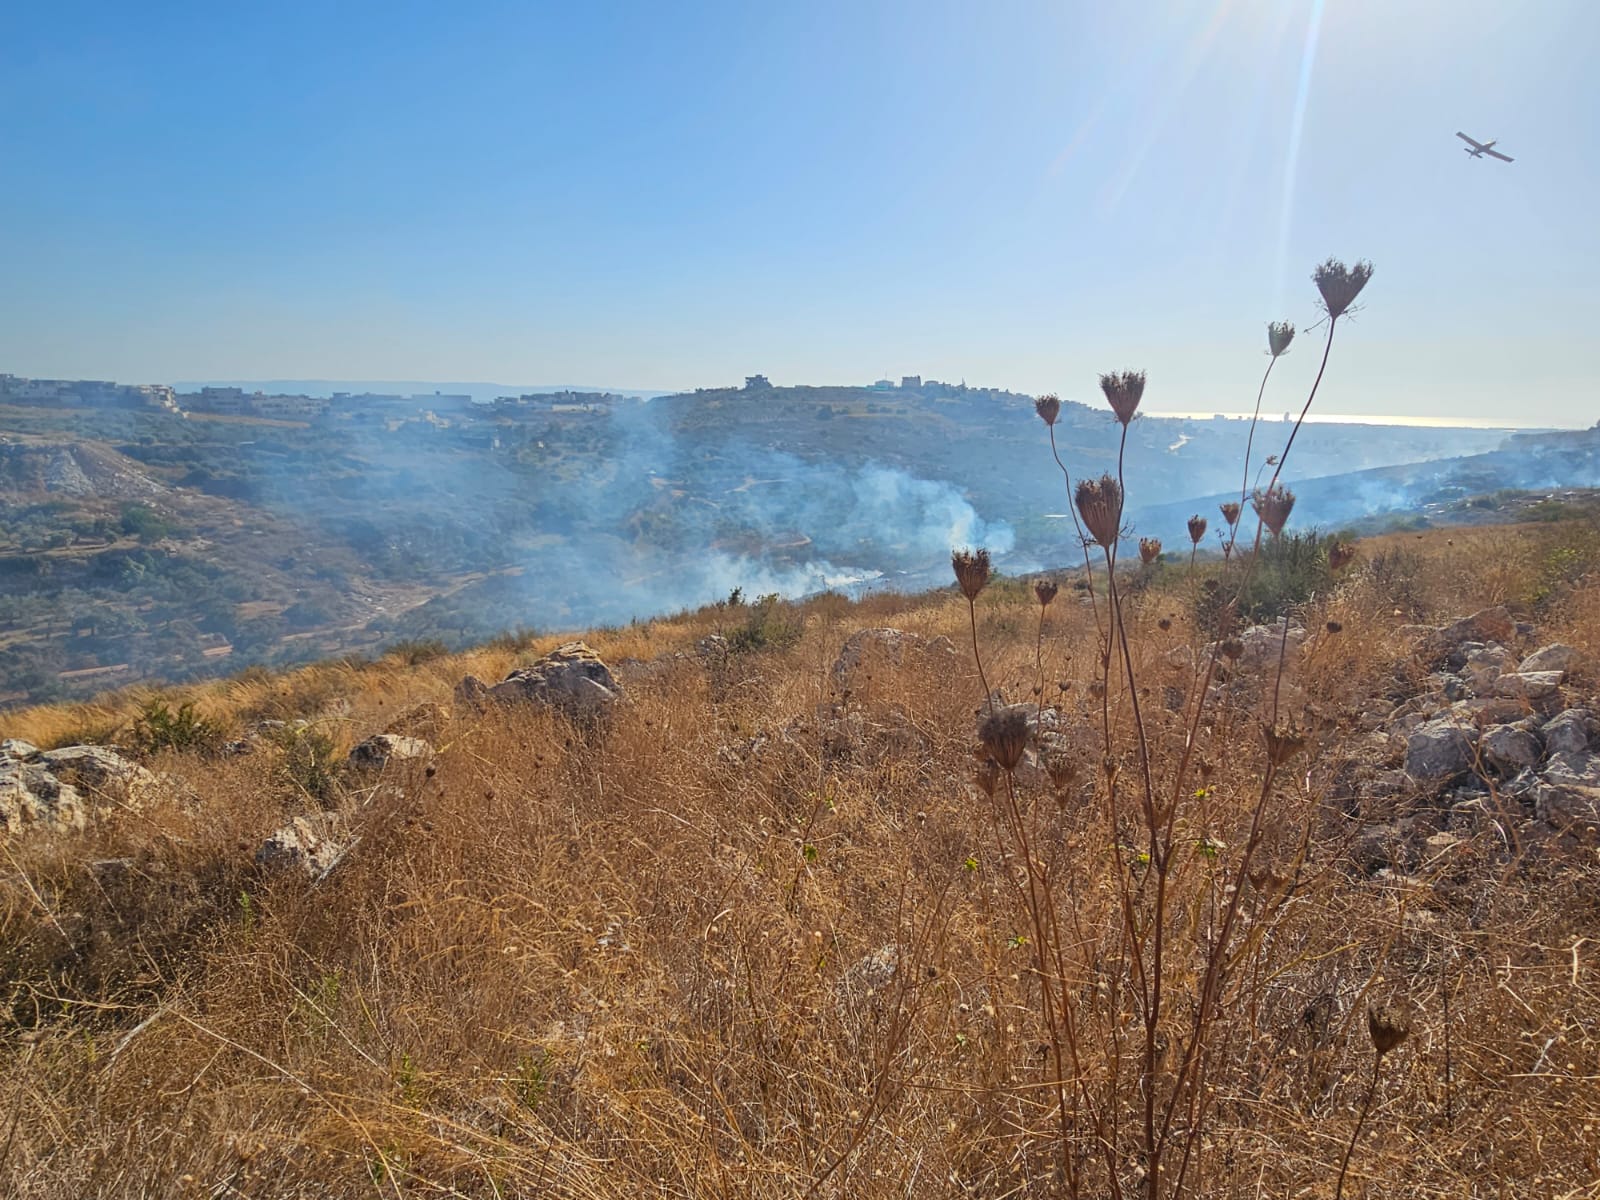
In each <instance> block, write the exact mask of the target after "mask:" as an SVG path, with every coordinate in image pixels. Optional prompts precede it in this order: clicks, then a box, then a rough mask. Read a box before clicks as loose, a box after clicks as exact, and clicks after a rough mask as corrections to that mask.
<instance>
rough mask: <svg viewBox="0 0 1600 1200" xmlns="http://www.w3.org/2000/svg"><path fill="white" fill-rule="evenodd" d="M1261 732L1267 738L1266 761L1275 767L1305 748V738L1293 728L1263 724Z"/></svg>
mask: <svg viewBox="0 0 1600 1200" xmlns="http://www.w3.org/2000/svg"><path fill="white" fill-rule="evenodd" d="M1261 732H1262V734H1263V736H1265V737H1266V739H1267V761H1268V762H1270V763H1271V764H1272V765H1273V766H1275V767H1281V766H1283V764H1284V763H1286V762H1288V761H1289V760H1290V759H1291V758H1293V757H1294V756H1295V755H1296V754H1299V753H1300V751H1302V750H1304V749H1305V748H1306V739H1305V738H1304V737H1303V736H1301V735H1300V734H1297V733H1295V732H1294V731H1293V730H1288V729H1273V728H1272V727H1271V726H1270V725H1263V726H1262V727H1261Z"/></svg>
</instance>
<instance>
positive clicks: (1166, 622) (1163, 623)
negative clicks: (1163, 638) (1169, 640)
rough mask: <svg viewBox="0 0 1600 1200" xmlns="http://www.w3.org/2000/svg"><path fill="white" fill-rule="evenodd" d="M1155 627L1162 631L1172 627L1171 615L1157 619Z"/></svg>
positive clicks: (1164, 631)
mask: <svg viewBox="0 0 1600 1200" xmlns="http://www.w3.org/2000/svg"><path fill="white" fill-rule="evenodd" d="M1156 628H1157V629H1159V630H1161V632H1162V633H1166V632H1167V630H1169V629H1171V628H1172V618H1171V617H1162V618H1161V619H1160V620H1159V621H1157V622H1156Z"/></svg>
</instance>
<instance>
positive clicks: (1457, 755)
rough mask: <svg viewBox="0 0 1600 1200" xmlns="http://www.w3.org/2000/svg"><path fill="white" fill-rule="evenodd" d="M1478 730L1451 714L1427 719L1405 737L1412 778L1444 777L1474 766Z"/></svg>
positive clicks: (1407, 770) (1408, 771)
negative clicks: (1473, 759)
mask: <svg viewBox="0 0 1600 1200" xmlns="http://www.w3.org/2000/svg"><path fill="white" fill-rule="evenodd" d="M1477 737H1478V733H1477V730H1476V729H1474V728H1471V727H1470V726H1468V727H1463V726H1460V725H1458V724H1456V722H1455V721H1453V720H1451V719H1450V718H1448V717H1439V718H1436V719H1434V720H1432V721H1427V722H1424V723H1423V724H1422V725H1419V726H1418V727H1417V728H1416V729H1415V730H1413V731H1412V733H1411V736H1410V737H1409V738H1407V739H1406V773H1407V774H1408V775H1410V776H1411V777H1412V778H1413V779H1444V778H1447V777H1448V776H1451V775H1456V774H1459V773H1460V772H1462V771H1465V770H1468V769H1470V768H1471V766H1472V748H1473V746H1474V745H1475V744H1476V742H1477Z"/></svg>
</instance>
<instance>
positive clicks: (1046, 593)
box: [1033, 579, 1061, 608]
mask: <svg viewBox="0 0 1600 1200" xmlns="http://www.w3.org/2000/svg"><path fill="white" fill-rule="evenodd" d="M1060 590H1061V587H1060V585H1059V584H1057V583H1056V582H1055V580H1053V579H1038V580H1035V581H1034V584H1033V598H1034V599H1035V600H1037V601H1038V602H1039V607H1040V608H1049V607H1050V601H1052V600H1054V599H1055V598H1056V593H1057V592H1059V591H1060Z"/></svg>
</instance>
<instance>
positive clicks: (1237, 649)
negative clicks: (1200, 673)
mask: <svg viewBox="0 0 1600 1200" xmlns="http://www.w3.org/2000/svg"><path fill="white" fill-rule="evenodd" d="M1218 649H1220V650H1221V651H1222V657H1223V658H1226V659H1230V660H1232V661H1234V662H1237V661H1238V660H1239V659H1241V658H1243V657H1244V643H1243V642H1241V641H1240V640H1239V639H1238V638H1229V639H1227V641H1225V642H1223V643H1222V645H1221V646H1219V647H1218Z"/></svg>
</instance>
